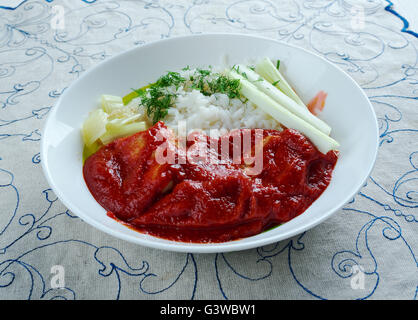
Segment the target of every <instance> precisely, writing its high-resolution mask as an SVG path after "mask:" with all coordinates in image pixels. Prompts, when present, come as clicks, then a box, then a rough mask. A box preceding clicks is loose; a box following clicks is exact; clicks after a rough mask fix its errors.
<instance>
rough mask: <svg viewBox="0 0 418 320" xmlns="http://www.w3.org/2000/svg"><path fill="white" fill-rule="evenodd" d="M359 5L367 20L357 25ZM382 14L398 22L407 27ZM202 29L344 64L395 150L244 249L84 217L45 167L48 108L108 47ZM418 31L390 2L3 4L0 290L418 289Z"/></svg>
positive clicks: (372, 293) (291, 293) (39, 293)
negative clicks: (160, 241) (327, 211)
mask: <svg viewBox="0 0 418 320" xmlns="http://www.w3.org/2000/svg"><path fill="white" fill-rule="evenodd" d="M359 4H360V5H361V7H362V8H363V10H364V16H365V18H366V20H365V28H364V29H362V30H360V31H359V30H357V31H354V30H353V29H352V28H351V27H350V22H351V21H352V15H353V11H352V9H353V8H354V7H355V6H358V5H359ZM52 5H62V6H63V7H64V8H65V21H66V23H67V24H68V25H67V27H66V29H64V30H53V29H52V28H51V25H50V20H51V18H52V17H53V15H52V13H51V10H50V7H51V6H52ZM385 10H386V11H385ZM387 12H391V13H393V14H395V15H397V17H399V18H401V20H402V21H403V22H404V28H403V29H402V31H398V30H396V29H395V28H394V27H393V26H394V25H396V22H394V20H396V19H395V18H394V17H393V16H392V15H389V14H388V13H387ZM203 32H241V33H251V34H260V35H264V36H269V37H272V38H274V39H278V40H282V41H286V42H289V43H293V44H296V45H300V46H302V47H306V48H308V49H309V50H312V51H314V52H316V53H317V54H319V55H321V56H323V57H325V58H326V59H327V60H329V61H331V62H333V63H335V64H337V65H338V66H340V67H341V68H342V69H343V70H345V71H346V72H347V73H349V74H350V75H351V76H352V77H353V78H354V79H355V80H356V81H357V82H358V83H359V84H360V85H361V86H362V88H363V89H364V90H365V91H366V93H367V94H368V96H369V98H370V101H371V102H372V104H373V106H374V107H375V109H376V112H377V115H378V118H379V119H378V120H379V126H380V154H381V155H382V154H383V155H385V154H391V153H396V156H397V159H401V160H398V162H397V163H396V164H393V165H391V164H387V163H382V162H384V161H387V158H385V157H383V158H382V159H384V161H383V160H382V161H381V162H379V159H378V162H377V165H376V167H377V169H376V170H375V171H374V172H373V173H372V176H371V177H370V178H369V179H368V181H367V183H366V184H365V186H364V187H363V188H362V189H361V190H360V192H359V193H358V194H357V195H356V196H355V197H354V199H352V201H351V202H350V203H348V204H347V205H346V206H345V207H344V208H343V209H342V210H341V211H340V212H339V213H338V214H336V215H335V216H334V217H333V218H331V219H330V220H329V221H326V222H324V223H323V224H321V225H320V226H318V227H316V228H315V229H313V230H310V231H308V232H305V233H303V234H301V235H299V236H297V237H294V238H292V239H289V240H286V241H281V242H279V243H276V244H273V245H269V246H265V247H261V248H257V249H254V250H248V251H245V252H234V253H224V254H213V255H195V254H178V253H170V252H161V251H157V250H151V249H147V248H141V247H136V246H131V245H130V244H127V243H125V242H123V241H119V240H117V239H113V238H111V237H107V236H105V235H102V234H100V233H99V232H98V231H97V230H95V229H93V228H91V227H90V226H88V225H86V224H85V223H84V222H82V221H81V220H80V219H79V218H77V217H76V216H74V215H73V214H72V213H71V212H69V211H68V210H67V209H66V208H64V207H63V206H62V204H61V203H60V202H59V200H58V199H57V197H56V196H55V194H54V193H53V192H52V190H51V189H49V188H48V186H47V185H46V182H45V181H44V178H43V177H42V170H41V168H40V165H39V164H40V163H41V161H42V160H41V158H40V154H39V141H40V139H41V136H42V133H41V128H42V124H43V122H44V120H45V118H46V116H47V115H48V112H49V111H50V110H51V108H52V106H53V105H54V103H55V102H56V99H57V98H59V97H60V95H61V94H62V93H63V92H64V91H65V90H66V88H67V87H68V86H69V85H70V84H71V83H72V82H73V81H74V80H76V79H77V78H78V77H79V75H80V74H82V73H83V72H84V71H85V70H87V69H88V68H89V67H91V66H92V65H94V64H95V63H97V62H99V61H102V60H104V59H106V58H107V57H109V56H111V55H114V54H116V53H118V52H119V51H115V49H114V48H118V49H117V50H121V48H126V49H127V48H130V47H132V46H136V45H142V44H144V43H147V42H148V41H151V40H157V39H162V38H167V37H171V36H174V35H178V34H197V33H203ZM416 37H417V34H416V33H415V32H414V31H412V30H409V29H408V22H407V21H406V19H404V18H402V17H401V16H399V15H398V14H396V12H395V11H394V10H393V8H392V3H391V1H387V0H363V1H359V0H289V1H280V2H278V1H276V2H275V1H267V0H230V1H211V0H195V1H175V2H174V1H171V2H170V1H129V0H115V1H99V0H98V1H96V0H92V1H87V0H82V1H58V0H55V1H53V0H25V1H20V3H19V4H18V5H17V6H16V7H13V8H11V7H8V8H7V7H5V6H1V2H0V204H1V207H0V208H1V214H0V298H13V297H14V298H18V299H83V298H91V297H93V296H94V297H96V298H106V299H124V298H132V297H134V298H156V299H164V298H176V299H178V298H180V299H200V298H215V299H236V298H244V299H245V298H249V299H251V298H254V299H260V298H315V299H332V298H339V297H342V298H347V299H369V298H382V292H384V293H387V292H391V291H392V290H391V289H390V288H391V286H392V285H393V286H394V285H395V282H396V284H398V283H401V285H402V293H400V292H397V293H396V295H395V296H392V297H391V298H404V299H416V298H417V292H418V262H417V256H416V255H415V247H416V245H417V241H416V234H417V218H418V217H417V208H418V144H417V141H418V125H417V122H418V119H417V112H416V106H417V100H418V96H417V93H418V78H417V70H418V68H417V61H418V53H417V49H416V45H417V42H416ZM394 58H395V59H394ZM388 61H390V63H389V64H388ZM388 70H389V73H390V76H387V73H388ZM33 101H36V103H33ZM411 110H415V111H412V112H411ZM411 119H412V121H411ZM401 145H402V146H404V147H402V148H400V147H399V146H401ZM385 166H386V167H385ZM395 167H396V168H395ZM21 168H24V170H26V171H25V172H31V173H32V175H33V177H30V176H26V175H24V174H22V171H21V170H20V169H21ZM379 168H380V169H379ZM382 168H383V169H382ZM385 168H389V169H390V170H392V169H393V170H394V171H393V172H387V173H386V174H384V173H385ZM396 170H397V171H396ZM346 225H350V228H345V226H346ZM58 230H68V232H65V233H63V232H58ZM323 246H324V247H326V249H327V250H325V251H323V250H322V248H323ZM388 252H390V253H396V256H394V257H392V256H390V255H389V254H387V253H388ZM45 260H50V261H51V266H52V265H54V264H58V265H59V264H64V265H65V268H66V269H65V270H66V284H65V287H64V288H60V289H53V288H51V285H50V281H49V280H50V278H51V273H50V267H51V266H49V265H45ZM354 266H359V267H361V269H362V270H363V273H364V284H365V287H364V288H363V289H361V290H355V289H353V288H352V286H350V283H351V281H352V280H353V279H354V277H355V274H354V273H353V267H354ZM388 270H389V271H391V272H388ZM393 270H396V272H395V271H393ZM395 273H396V274H395ZM86 287H88V288H94V292H92V291H89V290H87V291H86ZM16 288H18V290H16ZM383 297H387V296H383Z"/></svg>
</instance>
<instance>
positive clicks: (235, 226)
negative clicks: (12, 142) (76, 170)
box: [83, 122, 337, 243]
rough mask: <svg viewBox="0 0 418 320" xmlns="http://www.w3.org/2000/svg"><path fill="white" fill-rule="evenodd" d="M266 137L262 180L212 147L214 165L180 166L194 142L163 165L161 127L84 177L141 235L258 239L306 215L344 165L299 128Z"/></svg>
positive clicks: (115, 146)
mask: <svg viewBox="0 0 418 320" xmlns="http://www.w3.org/2000/svg"><path fill="white" fill-rule="evenodd" d="M246 130H248V129H246ZM240 132H241V130H236V131H235V134H240ZM262 132H263V134H262V137H263V138H262V144H263V148H262V150H263V151H262V152H263V154H262V155H263V167H262V171H261V172H260V173H258V174H257V175H255V176H254V175H253V176H250V175H247V173H246V172H247V171H246V166H245V165H243V164H236V162H234V161H232V152H231V158H228V159H227V160H226V161H225V159H223V160H222V161H221V160H220V155H219V152H218V151H213V150H215V149H213V148H212V149H213V150H212V149H211V150H212V151H213V152H212V151H211V152H210V155H209V158H210V159H209V160H210V161H187V162H186V163H184V162H185V161H179V159H181V158H182V157H184V155H185V154H186V155H187V154H188V153H190V152H194V151H193V147H196V144H197V143H198V142H195V141H189V142H187V148H186V149H181V150H179V149H176V145H177V144H176V143H173V144H171V146H172V148H173V150H175V154H176V160H177V164H168V163H166V164H159V163H158V161H156V150H157V148H158V147H159V146H161V144H162V143H167V142H173V141H174V140H173V139H174V138H173V135H172V134H171V131H169V130H168V129H167V128H166V127H165V125H164V124H163V123H162V122H159V123H157V124H156V125H155V126H153V127H152V128H150V129H149V130H147V131H144V132H139V133H137V134H134V135H132V136H130V137H127V138H121V139H117V140H115V141H113V142H112V143H110V144H108V145H106V146H104V147H102V148H101V149H100V150H99V151H97V152H96V153H95V154H93V155H92V156H90V157H89V158H88V159H87V160H86V161H85V164H84V168H83V173H84V178H85V181H86V183H87V186H88V187H89V189H90V192H91V193H92V195H93V196H94V198H95V199H96V200H97V201H98V202H99V203H100V204H101V205H102V206H103V207H104V208H105V209H106V210H107V211H108V212H109V216H111V217H114V218H116V219H117V220H120V221H122V222H123V223H125V224H127V225H129V226H130V227H132V228H134V229H135V230H138V231H140V232H144V233H148V234H152V235H154V236H158V237H161V238H165V239H170V240H176V241H185V242H200V243H202V242H224V241H229V240H235V239H239V238H244V237H248V236H252V235H255V234H258V233H260V232H262V231H264V230H266V229H268V228H271V227H273V226H277V225H279V224H281V223H284V222H286V221H289V220H291V219H293V218H294V217H296V216H298V215H299V214H301V213H302V212H304V211H305V210H306V209H307V208H308V207H309V206H310V205H311V204H312V202H314V201H315V200H316V199H317V198H318V197H319V196H320V195H321V193H322V192H323V191H324V190H325V189H326V188H327V186H328V184H329V182H330V180H331V174H332V171H333V168H334V166H335V164H336V162H337V154H336V153H335V152H333V151H330V152H328V153H327V154H326V155H324V154H322V153H320V152H319V151H318V150H317V149H316V147H315V146H314V145H313V144H312V143H311V142H310V141H309V140H308V139H307V138H306V137H305V136H303V135H302V134H301V133H299V132H298V131H296V130H292V129H286V130H284V131H281V132H279V131H275V130H263V131H262ZM157 136H158V137H159V138H157ZM161 136H162V137H164V138H163V139H161ZM202 136H204V135H203V134H201V135H200V138H202ZM205 137H206V136H204V139H203V141H206V142H207V144H208V146H209V145H211V146H212V147H213V146H214V145H216V141H215V143H213V139H210V138H208V137H206V138H205ZM253 138H254V136H253ZM205 139H206V140H205ZM199 141H200V143H201V141H202V139H200V140H199ZM219 141H220V140H219ZM206 142H205V143H206ZM210 142H211V143H210ZM219 143H220V142H219ZM231 143H232V142H231ZM231 148H232V146H231ZM219 149H220V148H219ZM182 150H183V151H182ZM178 162H180V163H182V164H178Z"/></svg>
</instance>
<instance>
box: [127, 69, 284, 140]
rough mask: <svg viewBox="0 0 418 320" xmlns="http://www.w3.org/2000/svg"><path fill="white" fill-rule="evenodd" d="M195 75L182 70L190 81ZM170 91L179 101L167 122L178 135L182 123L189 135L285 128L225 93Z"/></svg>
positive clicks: (247, 103) (175, 89)
mask: <svg viewBox="0 0 418 320" xmlns="http://www.w3.org/2000/svg"><path fill="white" fill-rule="evenodd" d="M212 71H214V70H213V69H212ZM194 72H195V70H193V69H192V70H187V71H181V72H180V74H181V76H182V77H184V78H186V79H188V78H189V77H190V75H192V74H193V73H194ZM169 91H170V92H173V93H176V94H177V98H176V101H175V104H174V106H173V107H171V108H169V109H168V115H167V116H166V117H165V118H164V119H163V121H164V123H165V124H166V125H167V126H168V127H170V128H171V129H173V130H174V131H175V132H177V128H178V125H179V123H180V122H183V123H185V124H186V126H187V131H188V132H191V131H194V130H203V131H205V132H206V133H208V134H209V133H211V134H214V133H213V132H214V129H215V132H216V131H218V132H219V133H220V134H222V133H225V132H227V131H229V130H233V129H240V128H261V129H276V130H280V129H281V127H280V124H279V123H278V122H277V121H276V120H275V119H273V118H272V117H271V116H270V115H269V114H267V113H265V112H264V111H263V110H261V109H260V108H258V107H257V106H255V105H254V104H253V103H251V102H249V101H246V102H243V101H241V100H240V99H238V98H233V99H230V98H229V97H228V95H226V94H222V93H215V94H212V95H210V96H205V95H204V94H202V93H201V92H200V91H198V90H196V89H193V90H190V89H188V90H187V91H186V90H184V87H183V86H182V87H179V88H175V87H171V88H169ZM139 102H140V99H134V100H133V101H132V102H131V103H130V104H129V105H131V104H135V105H138V103H139ZM129 105H128V106H129ZM140 108H143V107H140ZM140 111H141V113H142V112H145V110H140ZM210 130H211V132H209V131H210ZM215 135H216V133H215Z"/></svg>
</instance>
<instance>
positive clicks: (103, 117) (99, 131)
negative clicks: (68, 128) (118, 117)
mask: <svg viewBox="0 0 418 320" xmlns="http://www.w3.org/2000/svg"><path fill="white" fill-rule="evenodd" d="M107 123H108V121H107V114H106V112H104V111H103V110H102V109H97V110H94V111H92V112H91V113H90V114H89V116H88V118H87V119H86V121H84V123H83V129H82V136H83V141H84V143H85V145H86V146H87V147H89V146H91V145H92V144H93V143H94V142H96V140H97V139H99V138H100V137H101V136H102V135H103V134H104V133H105V132H106V125H107Z"/></svg>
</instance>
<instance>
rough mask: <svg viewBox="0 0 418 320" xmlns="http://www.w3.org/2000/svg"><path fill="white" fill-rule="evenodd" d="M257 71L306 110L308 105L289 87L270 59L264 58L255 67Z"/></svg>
mask: <svg viewBox="0 0 418 320" xmlns="http://www.w3.org/2000/svg"><path fill="white" fill-rule="evenodd" d="M255 71H256V72H257V73H258V74H260V75H261V76H262V77H264V78H265V79H266V80H267V81H268V82H270V83H271V84H273V85H274V86H275V87H277V88H279V89H280V90H281V91H282V92H283V93H284V94H285V95H287V96H288V97H289V98H291V99H293V100H294V101H295V102H296V103H297V104H299V105H301V106H303V107H304V108H306V105H305V104H304V103H303V101H302V100H301V99H300V98H299V96H298V95H297V94H296V92H295V91H294V90H293V89H292V87H291V86H290V85H289V83H288V82H287V81H286V79H285V78H284V77H283V75H282V74H281V73H280V71H279V70H277V68H276V67H275V66H274V64H273V62H271V60H270V59H269V58H264V59H262V60H261V61H260V62H259V63H257V65H256V66H255ZM306 109H307V108H306Z"/></svg>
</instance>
